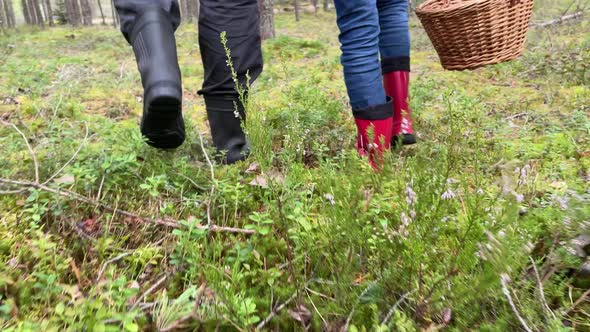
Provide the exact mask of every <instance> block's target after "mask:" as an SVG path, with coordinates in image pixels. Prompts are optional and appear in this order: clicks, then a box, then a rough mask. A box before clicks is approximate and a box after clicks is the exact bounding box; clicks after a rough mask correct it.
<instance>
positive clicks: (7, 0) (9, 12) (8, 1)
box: [4, 0, 16, 28]
mask: <svg viewBox="0 0 590 332" xmlns="http://www.w3.org/2000/svg"><path fill="white" fill-rule="evenodd" d="M4 8H5V9H6V19H7V20H8V26H9V27H10V28H14V27H15V26H16V19H15V17H14V7H12V0H4Z"/></svg>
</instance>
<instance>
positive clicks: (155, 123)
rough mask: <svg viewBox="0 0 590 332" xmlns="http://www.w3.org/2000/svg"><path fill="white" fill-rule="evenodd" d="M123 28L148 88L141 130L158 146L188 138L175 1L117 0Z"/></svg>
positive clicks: (162, 146) (165, 147) (146, 88)
mask: <svg viewBox="0 0 590 332" xmlns="http://www.w3.org/2000/svg"><path fill="white" fill-rule="evenodd" d="M115 7H116V8H117V11H118V13H119V16H120V17H121V31H122V32H123V35H124V36H125V38H126V39H127V41H128V42H129V43H130V44H131V46H132V47H133V51H134V53H135V58H136V60H137V66H138V69H139V72H140V74H141V82H142V84H143V88H144V105H143V117H142V120H141V132H142V134H143V135H144V136H145V137H146V138H147V140H148V143H149V144H150V145H152V146H154V147H157V148H163V149H168V148H176V147H178V146H180V145H181V144H182V143H183V142H184V139H185V131H184V121H183V119H182V82H181V74H180V68H179V66H178V57H177V54H176V40H175V38H174V31H175V30H176V28H177V27H178V25H179V23H180V11H179V8H178V2H177V1H175V0H174V1H173V0H160V1H150V0H115Z"/></svg>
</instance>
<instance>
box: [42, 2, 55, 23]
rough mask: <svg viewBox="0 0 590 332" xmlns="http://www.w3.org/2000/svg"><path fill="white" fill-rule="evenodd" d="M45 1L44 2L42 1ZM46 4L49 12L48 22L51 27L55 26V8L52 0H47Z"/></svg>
mask: <svg viewBox="0 0 590 332" xmlns="http://www.w3.org/2000/svg"><path fill="white" fill-rule="evenodd" d="M42 1H43V0H42ZM45 3H46V10H47V17H46V18H47V21H48V22H49V25H50V26H53V25H55V22H54V21H53V8H52V7H51V0H45Z"/></svg>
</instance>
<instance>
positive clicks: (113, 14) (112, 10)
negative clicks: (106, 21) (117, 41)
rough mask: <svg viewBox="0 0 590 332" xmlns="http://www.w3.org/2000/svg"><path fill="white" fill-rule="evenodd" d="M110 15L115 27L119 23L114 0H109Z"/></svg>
mask: <svg viewBox="0 0 590 332" xmlns="http://www.w3.org/2000/svg"><path fill="white" fill-rule="evenodd" d="M111 15H112V16H113V28H116V27H117V25H118V24H119V14H117V10H116V8H115V1H114V0H111Z"/></svg>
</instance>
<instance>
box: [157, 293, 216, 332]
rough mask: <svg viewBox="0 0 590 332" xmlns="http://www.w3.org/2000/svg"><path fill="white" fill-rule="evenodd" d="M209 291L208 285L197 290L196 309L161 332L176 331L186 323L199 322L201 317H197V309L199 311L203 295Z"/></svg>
mask: <svg viewBox="0 0 590 332" xmlns="http://www.w3.org/2000/svg"><path fill="white" fill-rule="evenodd" d="M206 289H207V284H206V283H204V284H202V285H201V287H199V289H198V290H197V298H196V299H195V307H194V309H193V310H192V311H191V312H190V313H189V314H188V315H186V316H184V317H182V318H180V319H179V320H177V321H174V322H172V323H171V324H170V325H168V326H166V327H164V328H162V329H160V332H171V331H174V330H176V329H179V328H182V327H183V326H184V324H185V323H187V322H189V321H191V320H197V319H198V318H199V316H198V315H197V309H199V305H200V304H201V298H202V297H203V293H205V290H206Z"/></svg>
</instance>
